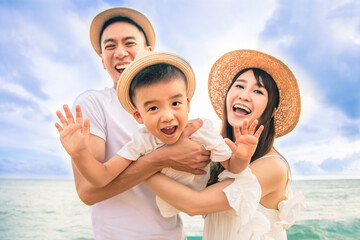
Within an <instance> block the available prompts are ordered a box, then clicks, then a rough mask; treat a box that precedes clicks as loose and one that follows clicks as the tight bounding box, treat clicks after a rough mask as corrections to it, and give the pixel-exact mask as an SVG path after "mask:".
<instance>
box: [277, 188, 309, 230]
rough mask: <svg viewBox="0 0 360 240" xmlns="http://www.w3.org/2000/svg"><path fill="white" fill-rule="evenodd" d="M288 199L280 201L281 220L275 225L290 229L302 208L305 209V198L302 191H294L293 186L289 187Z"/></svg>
mask: <svg viewBox="0 0 360 240" xmlns="http://www.w3.org/2000/svg"><path fill="white" fill-rule="evenodd" d="M286 195H287V199H286V200H283V201H281V202H280V203H279V205H278V208H279V221H277V222H276V223H275V224H274V225H275V227H277V228H282V229H288V228H290V227H291V226H292V225H293V224H294V223H295V220H296V219H297V218H298V216H299V213H300V210H303V209H305V198H304V196H303V195H302V194H301V193H299V192H298V193H296V194H295V195H294V194H293V193H292V191H291V188H290V187H288V188H287V194H286Z"/></svg>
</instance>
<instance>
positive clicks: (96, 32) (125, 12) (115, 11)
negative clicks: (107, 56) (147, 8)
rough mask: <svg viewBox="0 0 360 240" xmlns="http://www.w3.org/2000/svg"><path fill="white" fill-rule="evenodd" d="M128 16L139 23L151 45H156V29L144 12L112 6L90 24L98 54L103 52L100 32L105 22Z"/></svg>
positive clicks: (93, 44)
mask: <svg viewBox="0 0 360 240" xmlns="http://www.w3.org/2000/svg"><path fill="white" fill-rule="evenodd" d="M116 17H127V18H129V19H131V20H132V21H134V22H135V23H136V24H137V25H139V26H140V27H141V28H142V30H143V31H144V33H145V36H146V38H147V40H148V43H149V46H151V48H152V49H154V47H155V31H154V28H153V27H152V25H151V23H150V21H149V19H147V17H145V16H144V15H143V14H142V13H140V12H138V11H136V10H134V9H131V8H122V7H118V8H110V9H107V10H105V11H103V12H101V13H99V14H98V15H96V16H95V17H94V19H93V21H92V23H91V25H90V41H91V44H92V46H93V48H94V50H95V51H96V53H97V54H98V55H100V54H101V47H100V33H101V30H102V28H103V26H104V23H105V22H106V21H108V20H110V19H112V18H116Z"/></svg>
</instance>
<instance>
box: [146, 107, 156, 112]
mask: <svg viewBox="0 0 360 240" xmlns="http://www.w3.org/2000/svg"><path fill="white" fill-rule="evenodd" d="M156 110H158V108H157V107H151V108H149V110H148V111H149V112H150V111H156Z"/></svg>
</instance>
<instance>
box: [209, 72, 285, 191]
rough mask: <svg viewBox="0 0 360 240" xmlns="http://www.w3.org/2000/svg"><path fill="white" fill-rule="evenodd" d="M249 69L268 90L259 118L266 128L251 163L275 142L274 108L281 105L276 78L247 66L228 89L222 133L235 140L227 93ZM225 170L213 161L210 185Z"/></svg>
mask: <svg viewBox="0 0 360 240" xmlns="http://www.w3.org/2000/svg"><path fill="white" fill-rule="evenodd" d="M249 70H252V71H253V73H254V76H255V78H256V81H257V84H258V86H263V87H264V88H265V89H266V90H267V92H268V103H267V105H266V108H265V110H264V112H263V114H262V115H261V117H260V119H258V120H259V124H258V127H259V126H261V125H263V126H264V130H263V132H262V134H261V135H260V138H259V142H258V145H257V148H256V150H255V153H254V155H253V156H252V158H251V161H250V163H251V162H253V161H255V160H256V159H258V158H260V157H262V156H264V155H265V154H266V153H268V152H269V151H270V150H271V148H272V146H273V144H274V139H275V125H274V117H273V114H274V110H275V109H276V108H277V107H278V105H279V90H278V88H277V86H276V83H275V81H274V79H273V78H272V77H271V76H270V75H269V74H268V73H267V72H265V71H264V70H261V69H259V68H247V69H244V70H242V71H240V72H239V73H237V74H236V75H235V77H234V79H233V80H232V82H231V84H230V86H229V88H228V90H227V93H226V96H225V104H224V110H223V113H224V114H223V120H222V129H221V135H222V136H223V137H224V138H229V139H230V140H232V141H235V136H234V128H233V127H232V126H231V125H230V124H229V122H228V118H227V110H226V98H227V94H228V92H229V90H230V88H231V87H232V85H233V84H234V82H235V81H236V80H237V79H238V77H239V76H240V75H241V74H243V73H245V72H247V71H249ZM223 170H224V167H223V166H221V164H219V163H213V165H212V168H211V176H210V180H209V182H208V185H211V184H214V183H216V182H217V179H218V175H219V174H220V173H221V172H222V171H223Z"/></svg>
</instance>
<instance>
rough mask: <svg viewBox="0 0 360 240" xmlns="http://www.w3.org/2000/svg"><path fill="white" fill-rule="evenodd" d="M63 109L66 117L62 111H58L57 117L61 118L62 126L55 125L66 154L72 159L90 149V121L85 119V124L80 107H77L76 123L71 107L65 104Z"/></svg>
mask: <svg viewBox="0 0 360 240" xmlns="http://www.w3.org/2000/svg"><path fill="white" fill-rule="evenodd" d="M63 108H64V112H65V116H66V117H64V115H63V114H62V113H61V112H60V111H56V115H57V117H58V118H59V120H60V123H61V125H60V124H59V123H55V127H56V129H57V130H58V131H59V134H60V141H61V144H62V145H63V147H64V148H65V150H66V152H67V153H68V154H69V155H70V156H71V157H74V156H76V155H77V154H79V153H80V152H81V151H83V150H86V149H87V148H88V145H89V136H90V119H89V118H87V119H85V121H84V123H83V117H82V113H81V108H80V106H79V105H77V106H76V108H75V109H76V120H75V121H74V117H73V115H72V113H71V111H70V109H69V107H68V106H67V105H66V104H65V105H64V106H63Z"/></svg>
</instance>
